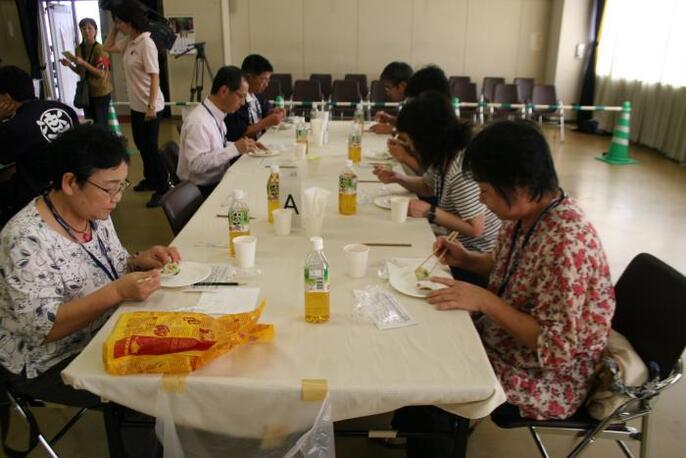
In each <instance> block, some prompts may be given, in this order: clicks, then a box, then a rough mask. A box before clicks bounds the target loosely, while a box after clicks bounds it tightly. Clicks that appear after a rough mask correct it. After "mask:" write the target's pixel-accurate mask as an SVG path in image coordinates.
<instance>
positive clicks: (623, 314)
mask: <svg viewBox="0 0 686 458" xmlns="http://www.w3.org/2000/svg"><path fill="white" fill-rule="evenodd" d="M615 293H616V298H617V308H616V311H615V316H614V318H613V319H612V327H613V329H615V330H616V331H617V332H619V333H621V334H622V335H624V337H626V338H627V340H628V341H629V342H631V345H632V346H633V347H634V349H635V350H636V353H638V355H639V356H640V357H641V359H642V360H643V361H644V362H645V363H646V365H647V366H648V367H650V368H652V369H653V370H652V371H651V372H653V375H654V376H655V377H654V378H652V375H651V378H652V380H650V381H648V382H647V383H646V384H644V385H643V386H641V387H633V388H631V389H630V390H629V393H630V394H631V396H632V399H630V400H629V401H627V402H625V403H623V404H622V405H620V406H619V407H618V408H617V409H615V411H614V412H612V413H611V414H610V415H609V416H608V417H606V418H605V419H603V420H601V421H597V420H594V419H592V418H591V417H590V416H589V415H588V413H587V412H586V409H585V408H582V409H580V410H579V411H578V412H577V413H576V414H574V415H573V416H572V417H571V418H569V419H567V420H542V421H537V420H529V419H526V418H521V417H520V416H519V415H517V414H516V412H514V409H498V410H496V411H495V412H494V413H493V414H492V415H491V418H492V420H493V421H494V423H495V424H496V425H498V426H499V427H501V428H508V429H510V428H528V429H529V431H530V433H531V435H532V436H533V439H534V441H535V442H536V445H537V446H538V450H539V451H540V453H541V456H543V457H548V453H547V451H546V450H545V447H544V446H543V442H542V441H541V438H540V436H539V435H538V431H542V432H543V431H550V432H555V433H558V434H572V435H576V436H578V437H581V438H582V439H581V441H580V442H578V443H577V445H576V447H575V448H574V449H573V450H572V452H571V453H570V454H569V455H567V456H568V457H576V456H578V455H579V454H580V453H581V452H582V451H583V450H584V449H585V448H586V447H587V446H588V445H590V444H591V443H592V442H594V441H595V440H596V439H597V438H610V439H614V440H615V441H617V444H618V445H619V447H620V448H621V449H622V451H623V452H624V454H625V455H626V456H628V457H632V456H633V455H632V454H631V452H630V451H629V449H628V448H627V446H626V445H625V444H624V443H623V442H622V439H624V440H627V439H631V440H636V441H639V442H640V444H641V449H640V450H641V452H640V453H641V455H640V456H641V457H642V458H645V457H647V456H648V434H649V429H648V426H649V420H650V414H651V413H652V411H653V406H652V402H653V401H654V400H655V399H656V398H657V397H658V396H659V395H660V393H661V392H662V391H664V390H665V389H667V388H669V387H671V386H673V385H674V384H675V383H676V382H678V381H679V379H680V378H681V376H682V373H683V371H682V364H681V360H680V357H681V354H682V353H683V351H684V348H685V347H686V332H684V329H686V304H685V303H684V298H685V297H686V277H684V276H683V275H682V274H680V273H679V272H677V271H676V270H674V269H673V268H672V267H670V266H668V265H667V264H665V263H664V262H662V261H660V260H659V259H657V258H655V257H654V256H652V255H649V254H646V253H642V254H639V255H638V256H636V257H635V258H634V259H633V260H632V261H631V263H630V264H629V266H628V267H627V268H626V270H625V271H624V273H623V274H622V276H621V277H620V279H619V281H618V282H617V285H616V286H615ZM637 418H641V428H640V430H639V429H637V428H635V427H631V426H627V424H626V422H627V421H629V420H633V419H637Z"/></svg>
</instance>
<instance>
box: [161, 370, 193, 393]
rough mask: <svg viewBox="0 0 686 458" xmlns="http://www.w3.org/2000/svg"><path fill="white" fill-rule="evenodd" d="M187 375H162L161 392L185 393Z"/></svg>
mask: <svg viewBox="0 0 686 458" xmlns="http://www.w3.org/2000/svg"><path fill="white" fill-rule="evenodd" d="M186 377H187V374H183V375H179V374H164V375H163V376H162V380H161V387H162V391H165V392H167V393H185V391H186Z"/></svg>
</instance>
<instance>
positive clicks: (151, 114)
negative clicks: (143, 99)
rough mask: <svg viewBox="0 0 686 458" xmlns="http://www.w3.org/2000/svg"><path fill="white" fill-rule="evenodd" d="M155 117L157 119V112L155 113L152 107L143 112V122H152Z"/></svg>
mask: <svg viewBox="0 0 686 458" xmlns="http://www.w3.org/2000/svg"><path fill="white" fill-rule="evenodd" d="M156 117H157V112H156V111H155V108H154V107H152V108H151V107H148V108H147V109H146V110H145V120H146V121H152V120H153V119H155V118H156Z"/></svg>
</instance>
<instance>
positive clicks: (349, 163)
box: [345, 159, 353, 168]
mask: <svg viewBox="0 0 686 458" xmlns="http://www.w3.org/2000/svg"><path fill="white" fill-rule="evenodd" d="M345 165H346V166H348V167H351V168H352V166H353V160H352V159H348V160H347V161H345Z"/></svg>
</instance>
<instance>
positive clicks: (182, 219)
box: [162, 181, 204, 235]
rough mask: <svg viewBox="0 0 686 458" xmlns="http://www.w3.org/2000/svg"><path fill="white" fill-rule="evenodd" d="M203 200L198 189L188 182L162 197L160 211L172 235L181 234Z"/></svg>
mask: <svg viewBox="0 0 686 458" xmlns="http://www.w3.org/2000/svg"><path fill="white" fill-rule="evenodd" d="M203 200H204V199H203V197H202V194H200V190H199V189H198V187H197V186H196V185H194V184H193V183H191V182H190V181H184V182H181V183H179V184H178V185H177V186H175V187H173V188H171V189H170V190H169V191H167V193H166V194H165V195H164V196H162V210H164V214H165V215H166V216H167V220H168V221H169V225H170V226H171V230H172V232H173V233H174V235H177V234H178V233H179V232H181V229H183V227H184V226H185V225H186V223H187V222H188V220H189V219H191V217H192V216H193V215H194V214H195V212H196V210H197V209H198V208H199V207H200V205H202V202H203Z"/></svg>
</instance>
